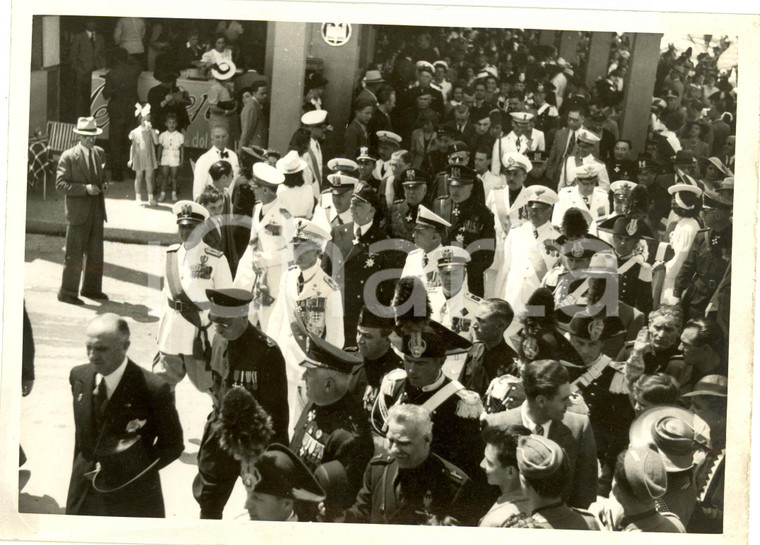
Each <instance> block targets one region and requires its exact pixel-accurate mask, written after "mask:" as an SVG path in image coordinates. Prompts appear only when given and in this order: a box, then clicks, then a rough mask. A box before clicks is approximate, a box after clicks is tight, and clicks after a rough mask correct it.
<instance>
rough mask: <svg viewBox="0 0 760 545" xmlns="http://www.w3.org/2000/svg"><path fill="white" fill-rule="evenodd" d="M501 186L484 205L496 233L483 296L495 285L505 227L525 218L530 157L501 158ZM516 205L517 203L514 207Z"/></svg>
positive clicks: (509, 154)
mask: <svg viewBox="0 0 760 545" xmlns="http://www.w3.org/2000/svg"><path fill="white" fill-rule="evenodd" d="M501 162H502V174H501V176H500V179H501V182H502V184H501V185H502V187H501V188H497V189H494V190H493V191H491V193H490V194H489V195H488V197H486V206H487V207H488V209H489V210H491V212H492V213H493V217H494V226H495V228H494V231H495V233H496V248H495V253H494V258H493V263H491V266H490V267H489V268H488V269H487V270H486V273H485V291H484V294H485V297H486V298H488V297H493V296H494V295H495V294H496V292H497V291H498V290H499V288H498V287H497V285H496V277H497V276H498V273H499V268H500V267H501V266H502V264H503V263H504V259H505V258H504V244H505V242H506V240H507V235H508V234H509V230H510V229H511V228H513V227H517V226H519V225H522V224H523V223H525V222H526V221H528V218H527V213H526V210H525V208H524V207H525V205H526V204H528V203H527V201H525V196H526V195H527V194H528V193H527V190H526V189H525V187H524V186H525V180H526V179H527V177H528V172H530V171H531V169H532V165H531V163H530V160H529V159H528V158H527V157H525V156H524V155H522V154H521V153H516V152H507V153H505V154H504V155H503V157H502V159H501ZM515 205H517V206H515Z"/></svg>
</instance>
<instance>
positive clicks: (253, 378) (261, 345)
mask: <svg viewBox="0 0 760 545" xmlns="http://www.w3.org/2000/svg"><path fill="white" fill-rule="evenodd" d="M211 369H212V376H213V378H214V386H213V394H214V405H215V408H216V409H217V410H219V409H220V408H221V406H222V399H223V398H224V394H226V393H227V390H229V389H230V388H234V387H243V388H245V389H246V390H248V391H249V392H250V393H251V394H252V395H253V397H254V398H256V401H258V402H259V404H260V405H261V407H262V408H263V409H264V410H265V411H266V412H267V413H268V414H269V415H270V416H271V417H272V425H273V426H274V432H275V434H274V437H273V439H272V440H273V441H275V442H277V443H283V444H287V441H288V420H289V414H290V412H289V410H288V379H287V377H286V374H285V359H284V358H283V357H282V353H281V352H280V349H279V347H278V346H277V343H276V342H275V341H274V340H273V339H271V338H270V337H267V336H266V335H265V334H264V333H262V332H261V330H259V329H258V328H256V327H254V326H252V325H251V324H250V323H249V324H248V328H247V329H246V330H245V331H244V332H243V334H242V335H241V336H240V337H239V338H237V339H235V340H234V341H228V340H226V339H225V338H224V337H222V336H221V335H215V336H214V340H213V343H212V348H211Z"/></svg>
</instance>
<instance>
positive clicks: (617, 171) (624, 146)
mask: <svg viewBox="0 0 760 545" xmlns="http://www.w3.org/2000/svg"><path fill="white" fill-rule="evenodd" d="M631 149H632V144H631V141H630V140H623V139H619V140H618V141H617V142H615V147H614V148H613V149H612V157H610V158H609V159H608V160H607V173H608V174H609V175H610V182H616V181H617V180H637V179H638V172H637V170H638V168H637V167H638V163H637V162H636V161H633V160H632V159H629V158H628V155H629V154H630V153H631ZM611 186H612V184H610V188H611Z"/></svg>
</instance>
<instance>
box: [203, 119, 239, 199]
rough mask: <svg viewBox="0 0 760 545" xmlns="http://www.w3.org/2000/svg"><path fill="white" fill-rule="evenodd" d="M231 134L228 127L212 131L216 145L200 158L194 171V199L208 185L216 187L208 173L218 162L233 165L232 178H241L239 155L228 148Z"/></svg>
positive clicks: (215, 128)
mask: <svg viewBox="0 0 760 545" xmlns="http://www.w3.org/2000/svg"><path fill="white" fill-rule="evenodd" d="M229 137H230V135H229V132H228V131H227V128H226V127H218V126H217V127H214V128H213V129H211V142H212V143H213V144H214V145H213V146H212V147H211V149H210V150H208V151H207V152H206V153H204V154H203V155H201V156H200V157H198V161H197V162H196V163H195V170H193V199H197V198H198V196H199V195H200V194H201V193H203V190H204V189H206V186H207V185H214V181H213V180H212V179H211V175H210V174H209V173H208V171H209V169H210V168H211V165H213V164H214V163H216V162H217V161H227V162H228V163H229V164H230V165H232V178H233V180H234V179H237V178H238V177H239V176H240V162H239V161H238V156H237V154H236V153H235V152H234V151H232V150H231V149H229V148H228V147H227V142H228V140H229Z"/></svg>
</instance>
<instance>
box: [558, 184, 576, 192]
mask: <svg viewBox="0 0 760 545" xmlns="http://www.w3.org/2000/svg"><path fill="white" fill-rule="evenodd" d="M574 188H575V186H574V185H569V186H567V187H563V188H562V189H560V190H559V192H560V193H570V192H571V191H572V190H573V189H574Z"/></svg>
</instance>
